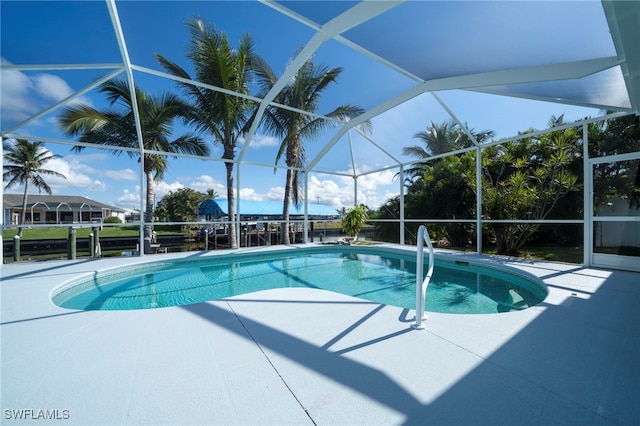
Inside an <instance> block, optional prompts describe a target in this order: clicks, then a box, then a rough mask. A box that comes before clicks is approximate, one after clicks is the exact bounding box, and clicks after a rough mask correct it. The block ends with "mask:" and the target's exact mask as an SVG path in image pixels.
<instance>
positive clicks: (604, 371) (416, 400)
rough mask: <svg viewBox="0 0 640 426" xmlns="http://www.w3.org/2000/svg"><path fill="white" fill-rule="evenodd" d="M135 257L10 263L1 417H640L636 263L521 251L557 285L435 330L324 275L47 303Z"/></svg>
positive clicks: (367, 420)
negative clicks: (337, 287) (164, 296)
mask: <svg viewBox="0 0 640 426" xmlns="http://www.w3.org/2000/svg"><path fill="white" fill-rule="evenodd" d="M167 256H173V257H175V256H176V255H167ZM157 258H159V257H156V256H154V257H153V259H157ZM136 261H139V260H137V259H135V258H134V259H103V260H99V261H77V262H68V261H64V262H57V261H55V262H46V263H19V264H9V265H4V266H3V267H2V283H1V284H0V295H1V297H2V300H1V308H2V310H1V318H0V320H1V321H0V322H1V326H0V333H1V335H0V336H1V344H2V345H1V349H2V352H1V355H2V369H1V374H2V375H1V380H2V384H1V386H2V389H1V401H0V405H1V408H2V413H1V415H2V420H0V423H1V424H3V425H4V424H16V425H18V424H19V425H27V424H38V425H43V424H64V425H67V424H68V425H120V424H122V425H139V424H140V425H142V424H166V425H174V424H175V425H185V424H188V425H193V424H202V425H208V424H220V425H223V424H226V425H236V424H237V425H262V424H274V425H275V424H277V425H284V424H294V425H302V424H317V425H374V424H380V425H395V424H415V425H527V424H531V425H638V424H640V405H639V404H638V401H640V361H639V360H640V310H639V309H638V306H639V304H640V274H637V273H631V272H614V271H604V270H594V269H583V268H581V267H579V266H576V265H568V264H559V263H534V262H523V261H515V262H513V266H514V267H517V268H520V269H524V270H526V271H528V272H530V273H533V274H535V275H537V276H540V277H542V278H543V279H544V280H545V282H546V283H547V285H548V286H549V290H550V294H549V296H548V297H547V299H546V300H545V301H544V302H543V303H542V304H541V305H539V306H536V307H535V308H530V309H527V310H525V311H521V312H512V313H504V314H491V315H449V314H434V313H430V314H429V319H428V321H427V323H426V325H427V330H412V329H411V328H410V324H411V322H412V320H413V315H414V314H413V311H409V310H406V309H402V308H396V307H392V306H385V305H380V304H376V303H372V302H368V301H364V300H361V299H356V298H353V297H348V296H344V295H340V294H336V293H332V292H327V291H324V290H316V289H279V290H268V291H262V292H256V293H250V294H245V295H241V296H237V297H233V298H229V299H225V300H220V301H214V302H207V303H199V304H195V305H189V306H183V307H171V308H162V309H152V310H138V311H89V312H84V311H73V310H68V309H62V308H59V307H57V306H55V305H54V304H53V303H51V301H50V298H49V296H50V292H51V290H52V289H53V288H55V287H56V286H57V285H58V284H59V283H61V282H63V281H66V280H68V279H69V278H71V277H73V276H75V275H76V274H78V273H80V272H87V271H93V270H98V269H103V268H108V267H111V266H114V265H118V264H123V263H128V262H136ZM29 410H31V411H29ZM46 416H50V417H51V416H53V417H58V418H59V419H57V420H56V419H51V420H43V419H42V418H38V417H46ZM17 417H23V419H18V418H17ZM25 417H26V418H27V420H25V419H24V418H25Z"/></svg>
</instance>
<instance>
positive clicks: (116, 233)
mask: <svg viewBox="0 0 640 426" xmlns="http://www.w3.org/2000/svg"><path fill="white" fill-rule="evenodd" d="M138 231H139V228H138V227H137V226H104V227H103V228H102V230H101V231H100V237H137V236H138V233H139V232H138ZM91 232H92V229H91V228H78V229H76V238H87V237H89V234H90V233H91ZM156 232H157V233H158V234H164V233H166V234H175V233H176V232H174V231H163V230H161V229H156ZM17 233H18V230H17V229H6V230H5V231H4V233H3V235H2V239H3V240H11V239H12V238H13V237H14V236H15V235H16V234H17ZM68 235H69V229H68V228H31V229H28V228H25V230H24V231H23V232H22V239H23V240H46V239H52V238H67V236H68Z"/></svg>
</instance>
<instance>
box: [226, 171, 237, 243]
mask: <svg viewBox="0 0 640 426" xmlns="http://www.w3.org/2000/svg"><path fill="white" fill-rule="evenodd" d="M224 165H225V167H226V169H227V203H228V204H227V212H228V213H229V220H230V221H231V225H230V226H229V244H230V245H231V248H232V249H235V248H238V244H236V223H235V217H236V209H235V202H234V201H235V197H234V195H233V163H224Z"/></svg>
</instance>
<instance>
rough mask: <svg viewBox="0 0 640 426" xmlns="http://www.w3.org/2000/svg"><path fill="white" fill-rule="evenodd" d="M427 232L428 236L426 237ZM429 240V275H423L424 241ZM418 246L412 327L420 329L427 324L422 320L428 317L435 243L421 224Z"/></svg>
mask: <svg viewBox="0 0 640 426" xmlns="http://www.w3.org/2000/svg"><path fill="white" fill-rule="evenodd" d="M425 234H426V235H427V237H426V238H425ZM425 241H426V242H427V246H428V247H429V269H428V271H427V275H426V276H425V277H424V279H423V277H422V274H423V269H424V242H425ZM417 244H418V246H417V253H416V322H415V323H413V324H411V327H412V328H416V329H418V330H422V329H424V328H425V326H424V325H423V324H422V321H426V319H427V317H426V315H425V314H424V304H425V303H424V302H425V300H424V299H425V297H426V294H427V286H428V285H429V281H431V276H432V275H433V266H434V261H433V245H432V244H431V238H430V237H429V233H428V232H427V228H426V227H425V226H424V225H420V227H419V228H418V243H417Z"/></svg>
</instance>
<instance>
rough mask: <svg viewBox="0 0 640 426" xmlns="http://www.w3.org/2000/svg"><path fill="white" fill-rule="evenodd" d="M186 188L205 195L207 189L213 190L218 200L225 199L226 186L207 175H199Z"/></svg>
mask: <svg viewBox="0 0 640 426" xmlns="http://www.w3.org/2000/svg"><path fill="white" fill-rule="evenodd" d="M187 186H188V187H189V188H191V189H193V190H195V191H198V192H202V193H205V194H206V192H207V191H208V190H209V189H213V190H214V191H216V192H217V193H218V197H219V198H226V196H227V190H226V185H224V184H222V183H220V182H218V181H217V180H216V179H215V178H214V177H212V176H209V175H200V176H198V177H197V178H195V179H194V180H193V181H191V182H190V183H189V184H188V185H187Z"/></svg>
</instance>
